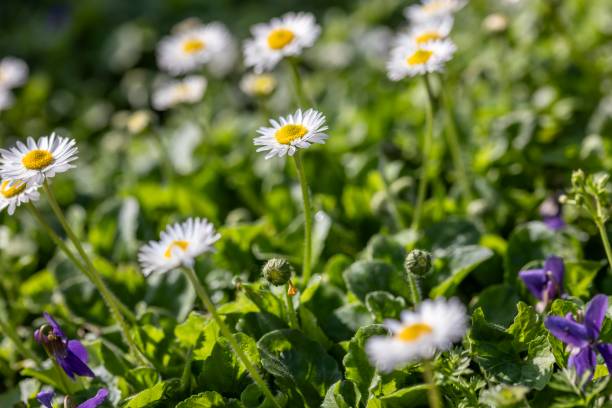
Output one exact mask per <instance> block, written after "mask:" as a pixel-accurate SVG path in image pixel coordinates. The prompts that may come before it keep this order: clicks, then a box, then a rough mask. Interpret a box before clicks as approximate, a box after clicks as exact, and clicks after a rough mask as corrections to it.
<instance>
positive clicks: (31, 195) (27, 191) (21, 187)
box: [0, 180, 40, 215]
mask: <svg viewBox="0 0 612 408" xmlns="http://www.w3.org/2000/svg"><path fill="white" fill-rule="evenodd" d="M39 188H40V185H39V184H32V183H30V184H28V183H26V182H24V181H19V180H3V181H2V182H0V211H2V210H4V209H5V208H7V212H8V213H9V215H13V213H14V212H15V209H16V208H17V207H19V206H20V205H21V204H23V203H27V202H29V201H38V199H39V198H40V194H39V193H38V189H39Z"/></svg>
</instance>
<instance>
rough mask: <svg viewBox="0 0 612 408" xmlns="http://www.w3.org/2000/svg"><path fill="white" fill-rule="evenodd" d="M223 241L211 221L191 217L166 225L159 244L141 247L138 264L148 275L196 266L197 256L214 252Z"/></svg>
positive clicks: (155, 242)
mask: <svg viewBox="0 0 612 408" xmlns="http://www.w3.org/2000/svg"><path fill="white" fill-rule="evenodd" d="M219 238H221V235H220V234H218V233H217V232H216V231H215V227H214V226H213V225H212V224H211V223H210V222H208V220H207V219H200V218H189V219H187V221H185V222H183V223H180V224H179V223H176V224H172V225H168V226H166V230H165V231H162V233H161V235H160V240H159V241H150V242H149V243H148V244H146V245H144V246H143V247H141V248H140V251H139V252H138V261H139V262H140V267H141V268H142V272H143V273H144V275H145V276H148V275H150V274H151V273H153V272H160V273H163V272H168V271H169V270H172V269H175V268H178V267H180V266H187V267H192V266H193V264H194V262H195V258H196V257H197V256H199V255H201V254H203V253H205V252H213V251H214V248H213V244H214V243H215V242H217V241H218V240H219Z"/></svg>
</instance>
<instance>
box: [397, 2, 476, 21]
mask: <svg viewBox="0 0 612 408" xmlns="http://www.w3.org/2000/svg"><path fill="white" fill-rule="evenodd" d="M466 4H467V0H422V2H421V4H415V5H412V6H408V7H406V8H405V9H404V15H405V16H406V18H407V19H408V20H410V21H411V22H412V23H417V24H418V23H423V22H426V21H432V20H438V19H444V18H446V17H448V16H451V15H452V14H453V13H455V12H456V11H459V10H460V9H462V8H463V6H465V5H466Z"/></svg>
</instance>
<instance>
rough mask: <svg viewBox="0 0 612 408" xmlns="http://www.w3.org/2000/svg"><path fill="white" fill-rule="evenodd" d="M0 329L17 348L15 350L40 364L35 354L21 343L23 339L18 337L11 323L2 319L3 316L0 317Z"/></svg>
mask: <svg viewBox="0 0 612 408" xmlns="http://www.w3.org/2000/svg"><path fill="white" fill-rule="evenodd" d="M0 329H2V333H3V334H5V335H6V337H8V338H9V339H11V341H12V342H13V345H14V346H15V348H16V349H17V351H18V352H19V353H20V354H21V355H22V356H23V357H26V358H29V359H30V360H32V361H34V362H35V363H36V365H37V366H40V364H41V361H40V359H39V358H38V356H37V355H36V354H34V352H33V351H32V350H30V349H28V348H27V347H25V346H24V345H23V340H22V339H21V338H19V335H18V334H17V330H15V328H14V327H13V325H12V324H11V323H9V322H6V321H4V318H2V317H0Z"/></svg>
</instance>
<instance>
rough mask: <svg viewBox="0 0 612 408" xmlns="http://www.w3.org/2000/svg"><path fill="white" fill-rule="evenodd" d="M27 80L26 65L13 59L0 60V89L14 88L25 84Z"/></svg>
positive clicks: (19, 60)
mask: <svg viewBox="0 0 612 408" xmlns="http://www.w3.org/2000/svg"><path fill="white" fill-rule="evenodd" d="M27 78H28V65H27V64H26V63H25V62H24V61H23V60H21V59H19V58H15V57H4V58H3V59H2V60H0V88H1V89H4V90H8V89H12V88H16V87H18V86H21V85H23V84H24V83H25V81H26V79H27Z"/></svg>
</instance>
